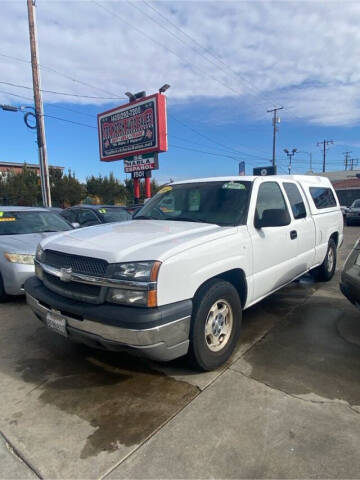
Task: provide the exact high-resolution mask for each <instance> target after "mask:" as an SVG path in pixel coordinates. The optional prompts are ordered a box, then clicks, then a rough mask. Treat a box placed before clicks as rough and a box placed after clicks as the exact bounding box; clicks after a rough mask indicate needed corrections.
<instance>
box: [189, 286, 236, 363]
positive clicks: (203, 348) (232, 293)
mask: <svg viewBox="0 0 360 480" xmlns="http://www.w3.org/2000/svg"><path fill="white" fill-rule="evenodd" d="M215 305H216V307H215V310H213V314H212V315H214V312H220V310H221V309H220V310H217V309H218V308H219V306H220V307H221V305H222V307H221V308H225V311H226V312H228V313H227V314H225V317H224V316H222V313H218V314H217V315H216V317H215V318H214V321H213V322H212V323H209V321H208V318H210V315H211V313H210V311H211V309H212V307H214V306H215ZM241 320H242V309H241V302H240V298H239V294H238V292H237V291H236V289H235V288H234V287H233V285H232V284H231V283H229V282H225V281H224V280H220V279H213V280H209V281H208V282H207V283H206V284H205V285H204V286H203V287H201V288H200V290H199V292H198V293H197V294H196V297H195V299H194V310H193V315H192V320H191V329H190V349H189V358H190V361H191V363H192V364H193V365H194V366H195V367H197V368H198V369H200V370H205V371H209V370H214V369H216V368H218V367H220V366H221V365H222V364H224V363H225V362H226V361H227V360H228V359H229V358H230V356H231V354H232V353H233V351H234V348H235V346H236V344H237V341H238V339H239V336H240V332H241ZM215 321H216V322H219V323H220V324H221V323H223V327H221V326H220V325H218V324H216V327H214V325H215ZM226 324H227V325H228V328H227V331H228V333H226V334H222V333H220V334H219V331H220V332H222V331H223V328H224V326H225V329H226ZM230 325H231V328H230ZM206 326H208V328H210V327H211V329H212V332H215V333H216V334H215V335H214V334H213V333H211V334H209V335H208V336H207V337H206V335H205V327H206ZM216 328H217V329H220V330H216ZM210 338H211V339H213V340H214V341H215V342H219V343H220V344H219V345H218V346H214V345H212V342H211V341H210V340H209V339H210ZM222 341H224V346H221V343H222ZM209 344H210V346H209ZM214 348H219V350H218V351H214V350H213V349H214Z"/></svg>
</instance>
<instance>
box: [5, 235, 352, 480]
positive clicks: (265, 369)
mask: <svg viewBox="0 0 360 480" xmlns="http://www.w3.org/2000/svg"><path fill="white" fill-rule="evenodd" d="M345 232H346V233H345V241H344V245H343V247H342V249H341V250H340V257H339V261H338V267H341V266H342V264H343V262H344V259H345V257H346V255H347V253H348V252H349V249H350V248H351V246H352V245H353V243H354V242H355V240H356V239H357V238H358V236H359V233H360V228H358V227H351V228H346V230H345ZM338 280H339V272H337V274H336V277H335V278H334V279H333V280H332V281H331V282H329V283H326V284H325V283H314V282H313V281H312V279H311V278H310V277H309V276H306V277H304V278H303V279H301V280H300V281H298V282H295V283H293V284H291V285H289V286H288V287H286V288H284V289H282V290H280V291H279V292H277V293H276V294H274V295H272V296H271V297H269V298H267V299H266V300H264V301H262V302H261V303H259V304H258V305H256V306H254V307H252V308H250V309H249V310H247V311H246V312H245V313H244V320H243V333H242V337H241V339H240V342H239V345H238V348H237V350H236V352H235V353H234V355H233V357H232V358H231V360H230V362H228V364H227V365H226V366H225V367H224V368H222V369H220V370H218V371H215V372H208V373H198V372H194V371H192V370H191V369H189V368H188V366H187V365H186V363H185V362H184V360H183V359H178V360H176V361H174V362H171V363H170V364H160V363H155V362H148V361H146V360H141V359H137V358H132V357H130V356H128V355H126V354H113V353H108V352H101V351H95V350H91V349H89V348H86V347H82V346H79V345H74V344H71V343H69V342H67V340H66V339H63V338H62V337H60V336H57V335H55V334H54V333H52V332H49V331H48V330H47V329H46V328H45V327H44V326H43V325H42V324H41V323H40V322H39V321H38V320H37V319H36V318H35V317H34V316H33V315H32V313H31V312H30V310H29V309H28V307H27V306H26V303H25V302H24V300H23V299H17V300H15V301H11V302H9V303H6V304H2V305H0V391H1V403H0V433H1V435H0V477H1V478H16V479H19V478H37V477H38V478H39V477H40V478H70V477H71V478H210V477H211V478H304V477H307V478H325V477H326V478H359V476H360V456H359V454H358V445H359V444H360V416H359V414H360V382H359V380H360V368H359V367H360V312H358V310H357V309H355V307H353V306H352V305H351V304H350V303H349V302H348V301H347V300H346V299H345V298H344V297H343V296H342V295H341V293H340V291H339V288H338Z"/></svg>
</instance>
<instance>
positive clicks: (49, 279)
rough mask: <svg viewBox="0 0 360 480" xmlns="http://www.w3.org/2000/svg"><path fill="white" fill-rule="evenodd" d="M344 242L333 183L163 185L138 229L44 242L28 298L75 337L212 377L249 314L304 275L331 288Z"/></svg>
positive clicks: (257, 180) (268, 180)
mask: <svg viewBox="0 0 360 480" xmlns="http://www.w3.org/2000/svg"><path fill="white" fill-rule="evenodd" d="M342 241H343V218H342V214H341V210H340V206H339V203H338V200H337V197H336V193H335V191H334V189H333V187H332V185H331V183H330V182H329V180H328V179H327V178H322V177H311V176H283V177H281V176H271V177H245V176H244V177H224V178H210V179H198V180H191V181H185V182H179V183H173V184H171V185H168V186H165V187H163V188H162V189H161V190H160V191H159V192H158V193H157V194H156V195H155V196H154V197H153V198H152V199H151V200H149V201H148V202H147V203H146V204H145V205H144V207H143V208H142V209H141V210H140V212H138V214H136V215H135V217H134V220H133V221H131V222H126V223H123V224H120V225H119V224H117V225H101V226H99V227H96V228H92V229H81V230H74V231H72V232H70V233H67V234H65V235H58V236H57V237H54V238H53V239H52V238H50V239H46V240H43V241H42V242H41V244H40V246H39V248H38V250H37V254H36V260H35V264H36V277H33V278H31V279H29V280H27V282H26V283H25V290H26V293H27V301H28V304H29V305H30V307H31V308H32V309H33V311H34V312H35V313H36V315H37V316H38V318H39V319H41V321H43V322H44V323H45V324H46V325H47V326H48V327H49V328H50V329H53V330H54V331H55V332H57V333H61V334H62V335H65V336H67V337H68V338H69V339H72V340H75V341H79V342H84V343H87V344H89V345H92V346H94V347H97V348H99V347H100V348H106V349H110V350H124V349H125V350H128V351H130V352H135V353H137V354H139V353H140V354H142V355H145V356H147V357H150V358H153V359H157V360H162V361H166V360H171V359H174V358H176V357H180V356H182V355H185V354H189V356H190V357H191V358H192V360H193V362H194V363H195V365H196V366H197V367H198V368H200V369H203V370H211V369H214V368H217V367H219V366H220V365H221V364H223V363H224V362H225V361H226V360H227V359H228V358H229V357H230V355H231V353H232V352H233V350H234V348H235V345H236V343H237V341H238V338H239V336H240V332H241V318H242V310H244V309H246V308H248V307H250V306H251V305H254V304H255V303H257V302H259V301H260V300H262V299H263V298H265V297H266V296H268V295H270V294H271V293H273V292H275V291H276V290H278V289H279V288H281V287H283V286H284V285H286V284H288V283H289V282H292V281H293V280H295V279H296V278H298V277H300V276H301V275H303V274H304V273H306V272H308V271H313V272H314V274H315V275H316V277H317V278H318V279H320V280H323V281H327V280H330V279H331V278H332V277H333V275H334V272H335V267H336V256H337V249H338V248H339V247H340V245H341V243H342ZM74 300H75V301H74ZM59 312H61V313H59Z"/></svg>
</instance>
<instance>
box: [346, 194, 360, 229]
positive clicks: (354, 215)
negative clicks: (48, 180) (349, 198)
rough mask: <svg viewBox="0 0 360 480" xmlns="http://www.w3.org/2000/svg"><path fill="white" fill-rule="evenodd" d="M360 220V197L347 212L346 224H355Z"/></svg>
mask: <svg viewBox="0 0 360 480" xmlns="http://www.w3.org/2000/svg"><path fill="white" fill-rule="evenodd" d="M359 222H360V199H359V200H354V201H353V203H352V204H351V206H350V208H349V209H348V211H347V212H346V225H349V226H350V225H354V223H359Z"/></svg>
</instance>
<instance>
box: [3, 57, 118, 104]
mask: <svg viewBox="0 0 360 480" xmlns="http://www.w3.org/2000/svg"><path fill="white" fill-rule="evenodd" d="M0 57H4V58H8V59H11V60H16V61H18V62H22V63H28V64H30V61H29V60H25V59H22V58H18V57H13V56H11V55H5V54H4V53H0ZM38 67H39V68H40V69H41V70H45V71H49V72H52V73H56V74H57V75H59V76H61V77H64V78H67V79H68V80H71V81H72V82H74V83H79V84H80V85H85V86H86V87H90V88H93V89H95V90H100V91H102V92H105V93H107V94H109V93H110V95H114V96H115V94H114V93H111V92H109V91H106V90H104V89H103V88H100V87H96V86H95V85H91V84H90V83H88V82H84V81H83V80H78V79H77V78H74V77H70V76H69V75H67V74H66V73H62V72H59V71H58V70H55V68H53V67H49V66H47V65H41V64H38ZM117 98H119V99H123V100H125V98H124V97H116V99H117Z"/></svg>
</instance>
